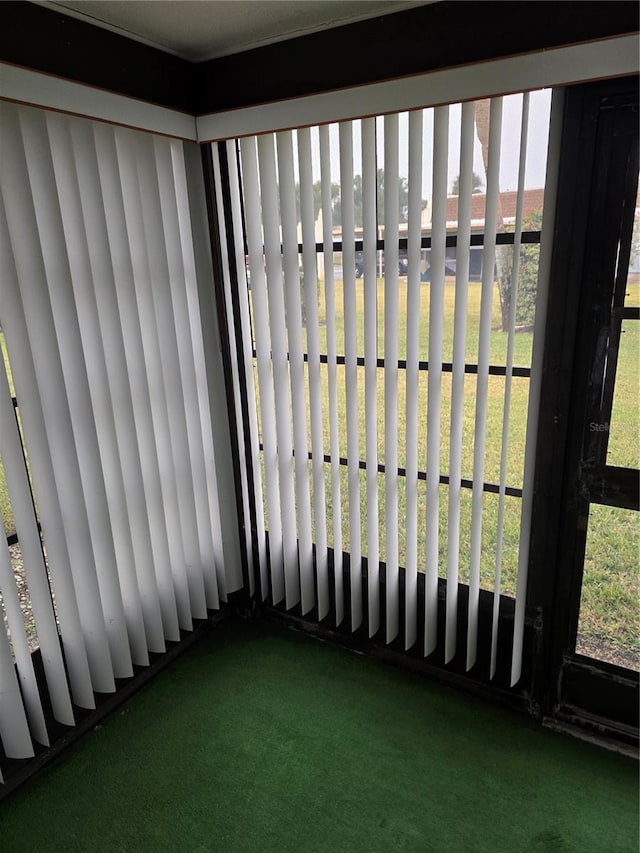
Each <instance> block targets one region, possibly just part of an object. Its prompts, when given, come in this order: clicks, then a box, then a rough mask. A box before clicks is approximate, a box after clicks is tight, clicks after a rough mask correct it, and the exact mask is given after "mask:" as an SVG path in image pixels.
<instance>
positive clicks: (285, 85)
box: [0, 0, 640, 115]
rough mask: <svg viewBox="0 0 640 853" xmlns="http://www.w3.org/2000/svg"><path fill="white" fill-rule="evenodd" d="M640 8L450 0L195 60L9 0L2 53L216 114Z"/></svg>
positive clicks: (522, 44) (478, 55)
mask: <svg viewBox="0 0 640 853" xmlns="http://www.w3.org/2000/svg"><path fill="white" fill-rule="evenodd" d="M639 10H640V6H639V4H638V3H637V2H635V0H614V2H597V0H596V2H586V3H581V2H554V3H548V2H536V0H533V2H520V1H519V0H511V2H491V0H489V2H465V0H457V2H452V0H442V2H438V3H433V4H429V5H427V6H419V7H417V8H414V9H408V10H405V11H401V12H395V13H394V14H391V15H385V16H383V17H380V18H374V19H371V20H367V21H359V22H357V23H354V24H347V25H345V26H341V27H335V28H333V29H328V30H322V31H321V32H317V33H312V34H310V35H306V36H301V37H299V38H295V39H290V40H288V41H283V42H278V43H277V44H271V45H267V46H265V47H261V48H256V49H254V50H250V51H245V52H243V53H238V54H233V55H231V56H225V57H221V58H219V59H212V60H210V61H209V62H203V63H199V64H192V63H190V62H188V61H186V60H183V59H179V58H177V57H175V56H172V55H171V54H168V53H165V52H164V51H161V50H157V49H156V48H153V47H149V46H147V45H144V44H141V43H140V42H137V41H134V40H132V39H128V38H126V37H124V36H122V35H118V34H117V33H113V32H111V31H110V30H105V29H102V28H100V27H96V26H94V25H92V24H88V23H86V22H84V21H80V20H77V19H76V18H71V17H68V16H66V15H63V14H60V13H59V12H58V11H56V10H54V9H50V8H44V7H42V6H38V5H35V4H33V3H28V2H13V0H9V2H0V61H4V62H10V63H13V64H15V65H20V66H25V67H28V68H33V69H35V70H37V71H43V72H46V73H48V74H54V75H57V76H59V77H64V78H67V79H70V80H76V81H78V82H82V83H86V84H89V85H91V86H97V87H99V88H102V89H107V90H110V91H114V92H118V93H120V94H124V95H128V96H131V97H135V98H140V99H142V100H145V101H150V102H152V103H157V104H161V105H163V106H167V107H172V108H174V109H179V110H183V111H185V112H189V113H195V114H199V115H200V114H204V113H210V112H217V111H221V110H227V109H233V108H238V107H245V106H250V105H253V104H259V103H268V102H270V101H276V100H281V99H284V98H292V97H299V96H302V95H307V94H314V93H318V92H326V91H330V90H332V89H340V88H344V87H347V86H356V85H360V84H365V83H373V82H376V81H379V80H385V79H392V78H398V77H403V76H406V75H410V74H418V73H421V72H425V71H431V70H437V69H442V68H448V67H451V66H456V65H464V64H468V63H474V62H482V61H484V60H488V59H496V58H500V57H505V56H512V55H514V54H519V53H527V52H530V51H538V50H544V49H549V48H553V47H559V46H562V45H567V44H574V43H580V42H587V41H593V40H599V39H603V38H609V37H613V36H618V35H623V34H628V33H637V32H638V29H639V27H640V22H639V17H640V11H639Z"/></svg>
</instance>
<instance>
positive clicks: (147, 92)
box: [0, 0, 198, 113]
mask: <svg viewBox="0 0 640 853" xmlns="http://www.w3.org/2000/svg"><path fill="white" fill-rule="evenodd" d="M0 61H2V62H11V63H13V64H14V65H21V66H24V67H27V68H33V69H34V70H36V71H43V72H45V73H47V74H55V75H56V76H58V77H64V78H67V79H69V80H77V81H79V82H81V83H87V84H88V85H90V86H96V87H98V88H100V89H108V90H110V91H113V92H118V93H120V94H123V95H129V96H131V97H134V98H140V99H141V100H143V101H149V102H151V103H156V104H161V105H162V106H166V107H172V108H174V109H178V110H184V111H185V112H189V113H194V112H196V111H197V109H198V103H197V87H196V82H195V74H196V68H195V66H194V65H193V64H192V63H190V62H187V61H186V60H185V59H179V58H178V57H176V56H172V55H171V54H169V53H165V52H164V51H162V50H158V49H157V48H154V47H149V46H148V45H145V44H141V43H140V42H138V41H134V40H133V39H130V38H126V37H125V36H122V35H118V34H117V33H114V32H111V31H110V30H105V29H103V28H102V27H96V26H94V25H93V24H88V23H86V22H85V21H80V20H78V19H77V18H71V17H68V16H67V15H61V14H60V13H59V12H58V11H56V10H54V9H46V8H44V7H43V6H37V5H35V4H34V3H25V2H13V0H8V2H6V1H5V2H0Z"/></svg>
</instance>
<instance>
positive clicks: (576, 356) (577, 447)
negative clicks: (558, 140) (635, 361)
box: [527, 77, 639, 744]
mask: <svg viewBox="0 0 640 853" xmlns="http://www.w3.org/2000/svg"><path fill="white" fill-rule="evenodd" d="M629 113H631V119H630V121H632V122H635V126H636V127H637V121H638V78H636V77H633V78H624V79H618V80H608V81H599V82H597V83H590V84H584V85H579V86H572V87H567V89H566V90H565V102H564V119H563V134H562V145H561V152H560V168H559V183H558V194H557V198H558V201H557V209H556V222H555V233H554V241H553V245H554V248H553V253H552V262H551V275H550V287H549V303H548V314H547V323H546V346H545V357H544V367H543V379H542V392H541V408H540V420H539V429H538V448H539V453H538V459H537V464H536V475H535V486H534V488H535V500H534V508H533V520H532V521H533V523H532V542H531V565H530V575H529V578H530V583H529V590H528V607H527V610H528V612H529V613H530V614H535V624H536V639H537V648H536V651H535V658H536V660H535V663H534V678H533V685H532V701H533V704H534V706H535V708H536V710H537V712H538V713H539V714H540V715H541V716H542V717H553V718H554V719H560V720H564V721H566V722H569V723H579V724H580V725H582V726H586V727H587V728H591V729H593V730H594V731H596V732H598V733H600V734H605V735H607V736H612V737H615V738H618V739H622V740H624V741H627V742H632V743H635V744H637V726H638V684H639V680H638V673H634V672H631V671H630V670H626V669H623V668H622V667H618V666H615V665H612V664H607V663H601V662H599V661H595V660H592V659H590V658H585V657H583V656H581V655H577V654H576V653H575V640H576V631H577V623H578V612H579V605H580V592H581V580H582V563H583V558H584V542H585V538H586V516H585V501H586V502H587V506H588V501H589V500H590V499H591V500H593V491H592V492H591V493H588V492H585V471H584V463H583V459H585V458H588V457H589V456H590V455H591V456H593V454H594V453H595V452H596V450H597V448H596V447H595V445H594V446H590V445H589V438H590V436H589V432H588V420H589V412H593V397H594V392H595V391H596V390H597V389H596V387H595V385H596V384H597V380H594V377H593V376H590V366H591V365H592V364H593V362H594V358H595V354H596V352H597V349H598V347H599V346H600V347H601V346H602V343H603V336H602V328H603V326H605V325H607V324H608V322H609V320H610V318H611V303H612V293H613V279H614V277H615V275H614V274H615V262H616V252H617V241H618V236H619V233H620V227H621V221H620V216H617V218H616V217H611V216H610V215H609V214H608V211H607V207H606V206H607V205H609V209H610V210H613V209H614V208H615V205H616V204H617V205H618V207H620V206H621V205H620V192H622V189H621V187H623V186H624V174H623V173H624V171H625V168H626V167H625V164H624V163H622V162H621V160H622V159H624V152H623V148H624V144H622V146H621V143H620V136H619V132H620V124H621V117H622V116H623V115H626V116H628V115H629ZM625 121H626V123H627V124H628V121H629V119H626V120H625ZM631 156H633V154H632V155H631ZM636 157H637V149H636ZM616 194H617V195H616ZM601 355H602V353H601ZM585 418H586V422H585ZM596 437H597V436H596ZM592 443H593V442H592ZM605 451H606V447H605ZM599 453H600V456H602V447H600V451H599ZM601 461H603V458H602V459H601ZM600 467H601V468H602V469H603V468H604V466H603V465H602V466H600ZM617 470H620V469H617ZM599 473H601V472H599ZM629 473H630V474H632V472H629ZM622 479H624V478H622ZM622 488H623V490H624V489H626V490H627V492H628V495H627V500H628V501H629V502H630V503H629V505H633V504H634V501H635V503H637V478H634V477H633V476H631V477H628V478H627V481H626V485H624V484H623V485H622ZM634 490H635V495H634ZM621 505H623V504H621Z"/></svg>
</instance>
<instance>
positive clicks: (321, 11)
mask: <svg viewBox="0 0 640 853" xmlns="http://www.w3.org/2000/svg"><path fill="white" fill-rule="evenodd" d="M431 2H436V0H79V2H78V0H76V1H75V2H67V0H56V1H55V2H40V3H39V4H38V5H41V6H45V7H48V8H52V9H56V10H57V11H59V12H62V13H64V14H69V15H71V16H73V17H74V18H80V19H82V20H84V21H87V22H89V23H91V24H95V25H96V26H99V27H104V28H106V29H109V30H112V31H114V32H117V33H120V34H121V35H126V36H128V37H129V38H134V39H136V40H137V41H141V42H143V43H145V44H148V45H151V46H153V47H157V48H160V49H161V50H164V51H167V52H168V53H173V54H175V55H177V56H180V57H182V58H183V59H189V60H191V61H193V62H201V61H203V60H207V59H214V58H215V57H218V56H226V55H229V54H232V53H239V52H241V51H244V50H250V49H252V48H255V47H261V46H263V45H266V44H272V43H274V42H278V41H284V40H285V39H289V38H294V37H296V36H301V35H306V34H308V33H312V32H316V31H318V30H324V29H329V28H331V27H339V26H342V25H343V24H348V23H352V22H354V21H362V20H365V19H367V18H377V17H380V16H382V15H386V14H390V13H393V12H399V11H402V10H403V9H411V8H413V7H415V6H425V5H427V4H428V3H431Z"/></svg>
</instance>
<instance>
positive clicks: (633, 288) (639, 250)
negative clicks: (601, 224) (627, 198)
mask: <svg viewBox="0 0 640 853" xmlns="http://www.w3.org/2000/svg"><path fill="white" fill-rule="evenodd" d="M636 205H638V202H637V201H636ZM624 304H625V307H627V308H637V307H638V306H640V212H639V207H638V206H637V207H636V215H635V217H634V220H633V236H632V238H631V255H630V257H629V270H628V272H627V290H626V293H625V297H624Z"/></svg>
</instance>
